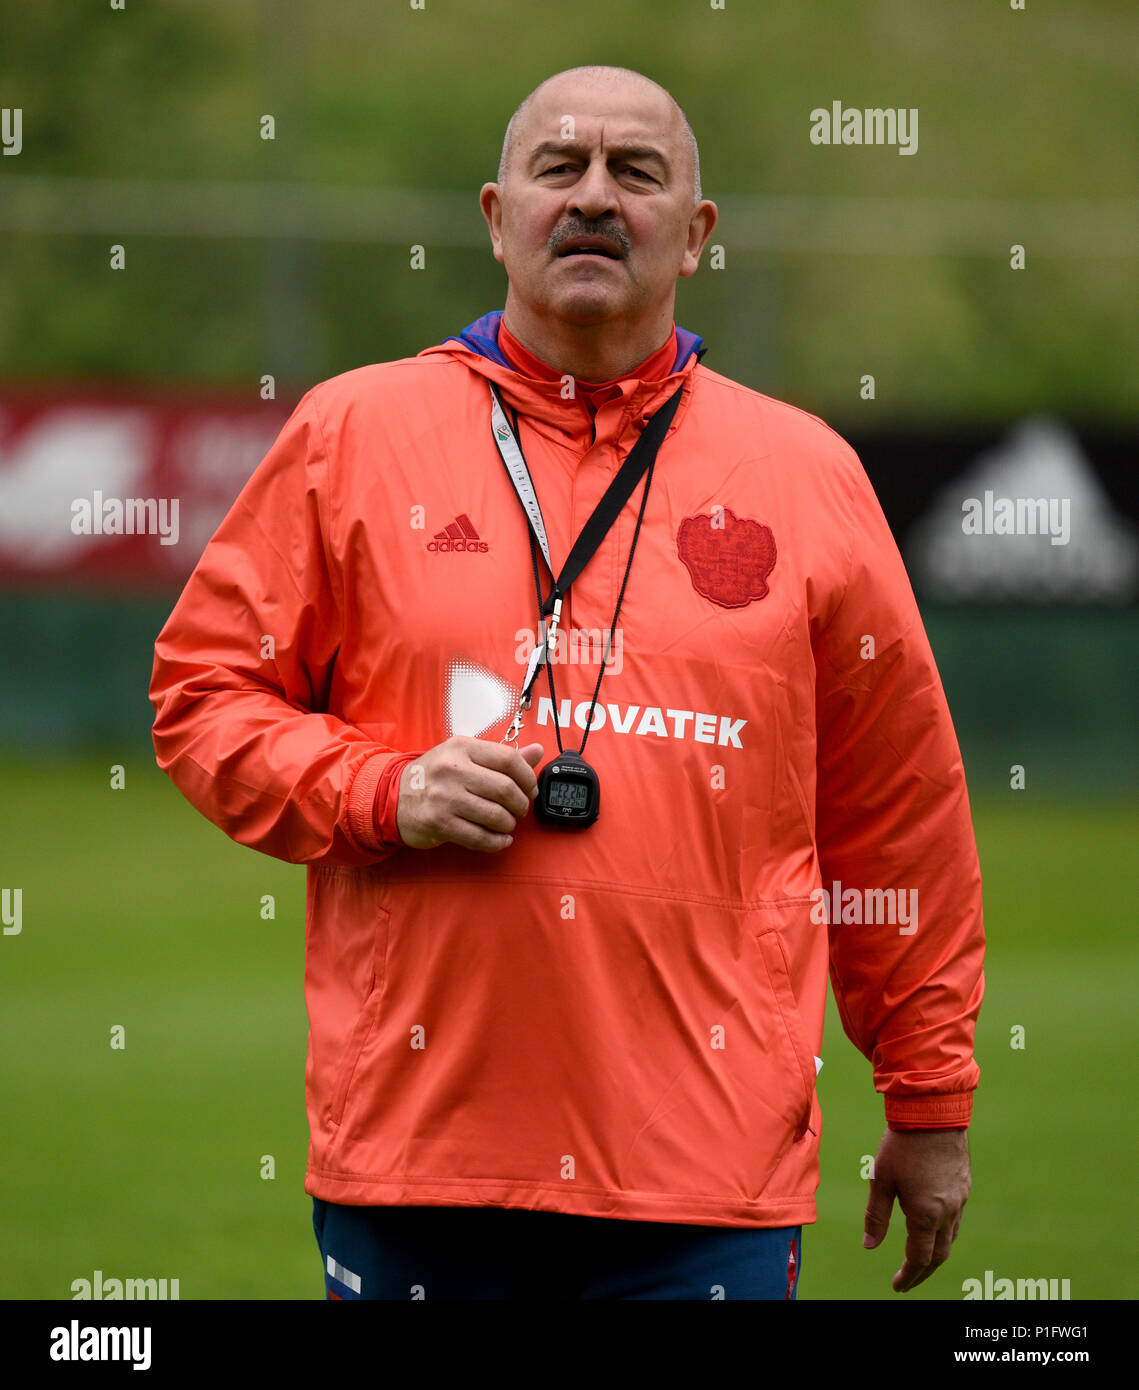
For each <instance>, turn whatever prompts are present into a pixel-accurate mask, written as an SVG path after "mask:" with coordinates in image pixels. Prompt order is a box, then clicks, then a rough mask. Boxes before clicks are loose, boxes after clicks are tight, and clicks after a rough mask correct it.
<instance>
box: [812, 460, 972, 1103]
mask: <svg viewBox="0 0 1139 1390" xmlns="http://www.w3.org/2000/svg"><path fill="white" fill-rule="evenodd" d="M842 449H843V451H844V453H845V458H846V462H847V465H848V467H849V470H850V474H849V476H850V482H851V502H850V508H851V514H850V518H849V521H850V530H849V540H848V542H847V548H848V556H849V559H848V565H847V581H846V584H845V588H844V589H842V590H841V592H840V593H839V594H838V595H837V596H836V599H837V601H836V602H835V604H834V606H833V607H832V610H831V612H830V613H829V614H827V615H823V616H824V620H823V621H821V622H820V624H819V626H818V628H817V629H816V630H815V632H814V634H813V645H814V654H815V676H816V687H815V700H816V728H817V738H818V744H817V781H816V796H817V801H816V844H817V848H818V854H819V863H820V868H821V871H822V877H823V886H824V890H825V892H826V893H827V895H828V904H829V906H830V909H831V910H830V911H829V912H828V914H827V917H828V921H829V927H828V931H829V936H830V961H831V967H830V974H831V983H832V986H833V988H834V995H835V1000H836V1002H837V1004H838V1009H839V1014H840V1016H841V1018H842V1023H843V1027H844V1029H845V1030H846V1033H847V1036H848V1037H849V1038H850V1039H851V1041H852V1042H853V1043H854V1044H855V1046H856V1047H857V1048H858V1049H859V1051H861V1052H862V1053H863V1055H864V1056H866V1057H867V1058H868V1059H869V1060H870V1061H871V1062H872V1063H873V1066H874V1084H875V1088H876V1089H877V1090H878V1091H880V1092H882V1093H883V1094H884V1097H885V1111H886V1121H887V1123H888V1124H889V1125H890V1126H891V1127H894V1128H899V1129H911V1128H912V1129H923V1128H952V1127H960V1126H963V1125H967V1124H968V1122H969V1119H970V1115H971V1111H972V1100H973V1091H974V1089H975V1088H976V1086H977V1082H978V1078H979V1068H978V1067H977V1064H976V1061H975V1060H974V1056H973V1036H974V1027H975V1024H976V1020H977V1015H978V1012H979V1010H980V1006H981V998H982V995H983V993H984V974H983V970H982V965H983V959H984V928H983V921H982V903H981V874H980V865H979V863H978V858H977V847H976V841H975V838H974V834H973V826H972V820H971V817H970V812H969V799H968V793H967V791H966V786H965V771H964V767H963V765H962V761H961V754H960V751H959V749H958V745H957V738H956V735H955V733H954V730H953V724H952V721H951V719H950V716H949V709H948V706H947V704H946V700H945V695H944V692H943V690H942V686H941V681H940V678H939V676H938V673H937V668H936V666H935V664H934V660H933V654H932V652H931V651H930V646H929V642H928V640H927V638H926V634H925V629H924V628H923V626H922V621H921V617H920V615H919V613H918V608H917V603H916V601H915V599H914V596H913V591H912V589H911V588H910V583H909V579H908V578H907V575H906V571H905V568H904V566H903V564H902V559H901V556H900V554H899V553H898V548H897V546H896V544H895V543H894V539H893V536H892V535H891V533H890V529H889V526H888V524H887V522H886V518H885V516H884V515H883V513H882V509H881V507H880V506H879V504H878V499H877V498H876V496H875V495H874V491H873V488H872V487H871V485H870V481H869V479H868V478H867V476H866V474H865V472H864V471H863V468H862V465H861V463H860V462H859V460H858V458H857V456H856V455H855V454H854V452H853V450H851V449H850V448H849V446H848V445H846V444H845V443H843V444H842ZM836 883H838V884H841V889H840V890H839V893H840V894H841V895H844V896H847V898H848V905H847V906H846V907H842V906H841V897H839V899H838V902H837V903H836V896H837V895H836V891H835V884H836ZM848 889H855V890H857V893H858V898H859V899H860V902H861V908H863V909H865V908H866V907H867V905H868V904H870V903H872V904H873V906H874V908H875V909H876V910H874V911H871V912H867V911H864V910H859V903H858V900H856V899H855V898H853V897H852V896H850V895H848V892H847V890H848ZM889 889H893V890H894V891H895V895H896V896H895V898H894V902H895V903H896V904H897V910H896V911H891V910H890V908H889V904H890V895H889V893H886V894H885V895H884V896H873V897H871V896H868V894H867V891H866V890H889ZM903 892H905V893H906V894H908V896H907V897H906V898H905V899H903V898H902V897H901V894H902V893H903ZM903 903H905V904H906V905H907V907H908V909H909V910H908V911H906V912H902V911H901V907H902V904H903ZM836 906H838V907H840V908H841V910H840V911H838V912H836V910H835V908H836ZM868 916H869V917H873V918H874V919H875V920H874V921H873V922H868V921H866V920H864V919H865V918H866V917H868ZM902 917H907V918H908V921H907V922H905V923H903V922H902V920H901V919H902ZM881 918H885V920H884V921H883V920H879V919H881ZM891 918H893V919H894V920H891ZM915 927H916V930H915Z"/></svg>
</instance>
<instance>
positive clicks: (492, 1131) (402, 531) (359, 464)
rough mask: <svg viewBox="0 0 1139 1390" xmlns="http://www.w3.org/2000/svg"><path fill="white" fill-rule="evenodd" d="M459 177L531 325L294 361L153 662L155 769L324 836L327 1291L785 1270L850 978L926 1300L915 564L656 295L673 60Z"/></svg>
mask: <svg viewBox="0 0 1139 1390" xmlns="http://www.w3.org/2000/svg"><path fill="white" fill-rule="evenodd" d="M480 206H481V208H482V212H483V214H484V216H485V218H486V221H487V225H488V228H489V233H490V240H491V247H492V251H493V254H494V256H495V258H496V259H497V260H498V261H499V262H500V263H501V264H502V265H503V266H504V267H505V269H506V272H507V276H508V281H509V288H508V291H507V296H506V303H505V308H504V310H502V311H495V312H492V313H488V314H486V315H484V316H483V317H482V318H480V319H478V320H476V321H475V322H474V323H472V324H470V325H469V326H468V327H467V328H466V329H464V330H463V332H462V333H461V334H459V335H458V336H457V337H455V338H449V339H447V340H446V341H445V342H444V343H442V344H440V345H438V346H435V347H432V348H428V349H426V350H425V351H424V352H421V353H420V354H419V355H418V356H417V357H414V358H410V359H405V360H403V361H400V362H392V363H381V364H377V365H374V366H370V367H365V368H361V369H359V370H357V371H354V372H348V373H346V374H344V375H343V376H341V377H337V378H335V379H333V380H332V381H328V382H324V383H322V384H321V385H319V386H318V387H315V388H314V389H313V390H312V391H310V392H309V393H308V394H307V395H306V396H305V398H304V400H302V401H301V403H300V405H299V406H298V407H297V410H296V411H295V412H294V414H293V416H292V417H291V419H290V421H289V422H288V423H287V424H286V426H285V428H284V429H283V430H282V432H281V435H280V437H279V438H278V440H277V442H276V443H275V444H274V446H273V448H272V450H271V451H270V453H269V454H268V455H267V456H266V458H265V460H264V461H263V462H262V464H261V465H260V466H259V468H258V469H257V471H256V472H255V473H254V475H253V477H252V478H251V479H250V481H249V483H248V484H247V486H246V488H245V489H244V490H243V492H242V494H241V496H240V497H239V498H238V499H237V502H236V503H235V504H234V507H233V509H232V511H231V512H230V514H229V516H228V517H227V519H226V521H225V522H224V523H223V524H222V526H221V527H220V528H219V531H218V533H217V535H216V536H215V537H214V539H213V540H212V541H211V543H210V545H209V546H208V547H207V549H206V551H205V553H204V555H203V557H202V560H201V561H200V563H199V565H198V567H197V569H196V570H195V572H194V575H193V576H192V578H191V580H190V581H189V583H188V584H187V587H186V591H185V592H184V594H183V596H182V598H181V599H180V600H179V603H178V606H177V607H176V608H175V610H174V612H173V614H172V615H171V618H170V620H169V622H168V623H167V625H166V627H165V628H164V629H163V632H162V633H161V634H160V636H159V639H158V641H157V643H156V648H155V671H154V677H153V680H152V685H151V699H152V701H153V702H154V705H155V709H156V719H155V728H154V738H155V747H156V751H157V755H158V761H159V764H160V766H162V767H163V768H164V769H165V770H166V771H167V772H168V773H169V774H170V776H171V777H172V778H173V779H174V781H175V782H176V783H177V785H178V786H179V787H180V788H181V790H182V791H183V792H184V793H185V795H186V796H187V797H188V798H189V799H190V800H191V802H192V803H193V804H194V805H195V806H197V807H198V809H199V810H201V811H202V812H203V814H205V815H207V816H208V817H210V819H212V820H213V821H214V822H215V823H216V824H218V825H219V826H221V828H222V829H224V830H225V831H226V833H227V834H229V835H231V836H232V837H233V838H234V839H236V840H237V841H239V842H240V843H242V844H246V845H249V846H252V847H253V848H256V849H258V850H260V851H262V852H264V853H267V854H272V855H275V856H277V857H279V858H282V859H285V860H288V861H289V862H293V863H303V864H305V865H306V866H307V874H308V895H307V910H306V975H305V988H306V1003H307V1006H308V1013H309V1023H310V1033H309V1056H308V1065H307V1069H306V1086H307V1108H308V1118H309V1126H310V1134H311V1145H310V1153H309V1166H308V1172H307V1176H306V1181H305V1190H306V1191H307V1192H308V1193H310V1194H311V1195H312V1197H313V1225H314V1230H315V1233H316V1237H317V1241H318V1244H319V1247H320V1251H321V1257H322V1260H323V1263H324V1275H325V1292H326V1296H327V1297H328V1298H330V1299H355V1298H364V1299H419V1298H444V1299H479V1298H492V1299H531V1300H533V1299H541V1300H549V1299H719V1298H742V1299H780V1300H790V1299H793V1298H794V1297H795V1295H796V1290H797V1286H798V1279H799V1273H800V1269H801V1265H802V1227H803V1225H804V1224H808V1223H810V1222H813V1221H814V1220H815V1218H816V1210H815V1201H814V1194H815V1189H816V1186H817V1183H818V1139H819V1134H820V1132H821V1116H820V1111H819V1106H818V1098H817V1094H816V1083H815V1078H816V1076H817V1074H818V1070H819V1068H820V1067H821V1065H822V1059H821V1057H820V1056H819V1055H818V1054H819V1053H820V1052H821V1050H822V1025H823V1014H824V1009H825V997H826V984H827V976H828V971H829V974H830V978H831V980H832V981H833V984H834V989H835V997H836V1000H837V1002H838V1005H839V1009H840V1012H841V1014H842V1018H843V1023H844V1027H845V1028H846V1031H847V1033H848V1034H849V1036H850V1037H851V1038H852V1040H853V1041H854V1042H855V1044H856V1045H857V1046H858V1047H859V1048H860V1050H861V1051H862V1052H863V1053H864V1055H866V1056H867V1057H868V1058H869V1059H871V1060H872V1061H873V1064H874V1080H875V1085H876V1087H877V1089H878V1090H879V1091H881V1092H882V1093H883V1094H884V1097H885V1109H886V1121H887V1124H888V1128H887V1130H886V1132H885V1134H884V1135H883V1139H882V1142H881V1145H880V1147H879V1151H878V1156H877V1160H876V1173H875V1176H874V1177H873V1178H872V1179H871V1182H870V1199H869V1203H868V1206H867V1210H866V1221H865V1229H866V1234H865V1239H864V1243H865V1244H866V1245H867V1246H870V1247H873V1246H874V1245H877V1244H878V1243H880V1241H881V1240H882V1238H883V1236H884V1234H885V1232H886V1228H887V1224H888V1221H889V1217H890V1213H891V1209H892V1206H893V1201H894V1198H895V1197H897V1198H898V1200H899V1203H900V1205H901V1208H902V1210H903V1211H904V1213H905V1217H906V1224H907V1236H908V1238H907V1242H906V1251H905V1259H904V1261H903V1263H902V1265H901V1268H900V1269H899V1270H898V1272H897V1273H896V1274H895V1276H894V1281H893V1286H894V1288H895V1290H898V1291H904V1290H906V1289H909V1288H912V1287H914V1286H915V1285H916V1284H918V1283H920V1282H922V1280H923V1279H925V1278H927V1277H928V1276H929V1275H930V1274H931V1273H932V1272H933V1271H934V1270H935V1269H936V1268H937V1267H938V1265H940V1264H941V1263H942V1262H943V1261H944V1260H945V1258H946V1257H947V1255H948V1253H949V1247H950V1245H951V1244H952V1242H953V1239H954V1238H955V1236H956V1234H957V1230H958V1227H959V1224H960V1218H961V1210H962V1207H963V1206H964V1203H965V1200H966V1197H967V1195H968V1190H969V1182H970V1177H969V1160H968V1146H967V1126H968V1122H969V1117H970V1108H971V1100H972V1092H973V1089H974V1088H975V1086H976V1083H977V1076H978V1072H977V1068H976V1064H975V1061H974V1059H973V1026H974V1023H975V1019H976V1016H977V1012H978V1009H979V1006H980V1000H981V994H982V989H983V976H982V971H981V962H982V954H983V932H982V926H981V910H980V877H979V871H978V868H977V856H976V847H975V844H974V841H973V836H972V828H971V822H970V818H969V808H968V800H967V796H966V792H965V785H964V776H963V772H962V768H961V763H960V755H959V753H958V750H957V745H956V741H955V738H954V734H953V729H952V725H951V722H950V720H949V715H948V711H947V709H946V706H945V700H944V696H943V694H942V691H941V686H940V682H939V681H938V678H937V673H936V668H935V667H934V664H933V659H932V656H931V654H930V651H929V646H928V643H927V642H926V639H925V634H924V631H923V630H922V626H921V621H920V618H919V616H918V614H917V610H916V606H915V604H914V600H913V595H912V592H911V591H910V589H909V585H908V582H907V581H906V577H905V571H904V569H903V567H902V563H901V559H900V557H899V556H898V553H897V548H896V546H895V545H894V543H893V539H892V537H891V536H890V532H889V528H888V526H887V525H886V522H885V519H884V517H883V516H882V513H881V510H880V508H879V507H878V505H877V502H876V499H875V498H874V494H873V491H872V489H871V488H870V485H869V483H868V481H867V480H866V477H865V474H864V473H863V471H862V468H861V465H860V464H859V462H858V460H857V458H856V457H855V455H854V454H853V451H851V450H850V448H849V446H847V445H846V444H845V443H844V442H843V441H842V440H841V439H839V438H838V436H837V435H835V434H834V433H833V432H832V431H830V430H828V429H827V427H826V426H825V425H823V424H822V422H820V421H818V420H816V419H814V417H812V416H809V415H806V414H804V413H803V412H801V411H797V410H794V409H792V408H791V407H789V406H785V405H783V404H781V403H780V402H777V401H773V400H770V399H769V398H768V397H765V396H761V395H759V394H758V393H756V392H753V391H750V390H748V389H747V388H745V387H743V386H741V385H739V384H738V383H736V382H733V381H731V380H730V379H729V378H726V377H722V376H719V375H717V374H716V373H714V372H711V371H709V370H708V369H707V368H705V367H704V366H702V365H701V363H700V358H701V356H702V355H703V347H702V342H701V340H700V339H699V338H698V337H697V336H696V335H695V334H693V333H691V332H689V331H688V330H686V329H683V328H679V327H677V325H676V324H675V322H674V317H673V314H674V303H675V294H676V284H677V280H678V278H679V277H682V276H689V275H692V274H694V273H695V271H696V269H697V267H698V265H699V261H700V256H701V253H702V251H703V249H704V247H705V245H706V244H707V242H708V238H709V237H710V236H711V234H712V232H713V229H714V228H715V226H716V219H717V211H716V206H715V204H714V203H712V202H709V201H707V200H705V199H704V198H703V197H702V194H701V187H700V167H699V155H698V151H697V147H696V141H695V138H694V137H693V134H692V130H691V127H690V125H689V123H688V120H687V118H686V117H685V115H684V113H683V111H682V110H681V109H680V107H679V106H678V105H677V104H676V102H675V101H674V100H673V98H672V97H671V96H670V95H669V93H668V92H666V91H665V90H664V89H663V88H662V87H660V86H659V85H658V84H657V83H655V82H653V81H651V80H650V79H649V78H647V77H645V76H643V75H641V74H638V73H635V72H631V71H628V70H626V69H623V68H608V67H588V68H576V69H573V70H571V71H569V72H564V73H559V74H557V75H556V76H554V77H551V78H549V79H548V80H547V81H545V82H543V83H542V84H541V85H540V86H539V87H537V88H536V89H535V90H534V91H533V92H531V93H530V95H529V96H528V97H527V98H526V100H525V101H524V102H523V103H522V105H521V106H520V107H519V108H518V110H517V111H516V112H515V113H514V116H513V118H512V119H511V121H510V123H509V126H508V128H507V132H506V137H505V140H504V143H503V149H502V159H501V163H500V166H499V170H498V179H497V181H496V182H494V183H487V184H485V185H484V186H483V188H482V190H481V193H480ZM270 638H271V639H272V640H271V641H269V640H268V639H270ZM868 641H869V643H870V647H869V648H868V647H867V642H868ZM545 689H548V691H549V695H548V697H547V695H546V694H545V693H544V690H545ZM603 692H604V693H603ZM523 739H524V740H525V741H523ZM828 883H829V884H832V885H833V892H832V890H831V889H828V888H827V886H826V885H827V884H828ZM843 884H845V885H850V886H851V887H850V888H848V890H847V892H845V893H844V892H843V891H842V888H841V885H843ZM854 885H857V891H856V897H857V898H858V914H857V916H856V917H855V916H854V915H853V912H852V907H851V903H850V900H849V893H850V891H852V890H853V886H854ZM919 901H920V915H919V912H918V906H917V905H918V903H919ZM832 904H833V905H832ZM863 904H865V911H863Z"/></svg>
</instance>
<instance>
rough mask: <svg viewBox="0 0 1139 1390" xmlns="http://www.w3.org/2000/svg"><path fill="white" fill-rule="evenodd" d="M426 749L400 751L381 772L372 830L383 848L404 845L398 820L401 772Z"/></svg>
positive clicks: (377, 786) (374, 801)
mask: <svg viewBox="0 0 1139 1390" xmlns="http://www.w3.org/2000/svg"><path fill="white" fill-rule="evenodd" d="M425 751H426V750H424V749H422V748H421V749H419V750H418V751H417V752H415V753H400V754H398V755H397V756H396V757H394V758H392V759H391V760H390V761H389V762H388V763H387V765H386V766H385V767H384V769H383V771H382V772H381V773H380V777H379V781H378V782H377V783H376V790H375V794H374V796H373V797H372V832H373V834H374V835H375V837H376V840H377V841H378V843H379V845H380V847H381V848H382V849H400V848H402V847H403V840H402V839H401V838H400V833H399V825H398V823H397V821H396V814H397V812H398V811H399V780H400V774H401V773H402V772H403V770H404V768H405V767H406V766H407V765H408V763H410V762H413V761H414V760H415V759H416V758H418V757H421V756H422V754H423V753H424V752H425Z"/></svg>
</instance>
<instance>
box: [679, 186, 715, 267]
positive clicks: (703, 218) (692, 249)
mask: <svg viewBox="0 0 1139 1390" xmlns="http://www.w3.org/2000/svg"><path fill="white" fill-rule="evenodd" d="M719 217H720V210H719V208H718V207H717V206H716V204H715V203H713V202H710V201H709V200H708V199H707V198H705V199H704V201H703V202H702V203H699V204H698V205H697V206H696V208H695V210H694V211H693V213H692V220H691V221H690V222H689V224H688V243H687V245H686V246H685V248H684V259H683V261H681V263H680V274H681V275H695V274H696V268H697V266H699V264H700V253H701V252H702V251H703V250H704V247H705V245H706V243H707V241H708V238H709V237H710V236H711V235H712V229H713V228H714V227H715V225H716V223H717V221H719Z"/></svg>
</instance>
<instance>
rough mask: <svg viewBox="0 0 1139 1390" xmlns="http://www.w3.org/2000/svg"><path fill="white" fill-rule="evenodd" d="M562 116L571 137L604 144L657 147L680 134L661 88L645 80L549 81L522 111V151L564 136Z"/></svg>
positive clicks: (672, 108) (676, 118) (675, 113)
mask: <svg viewBox="0 0 1139 1390" xmlns="http://www.w3.org/2000/svg"><path fill="white" fill-rule="evenodd" d="M567 117H568V118H570V119H572V121H573V127H572V129H573V138H574V139H575V140H577V141H579V142H582V141H593V140H595V139H597V138H598V137H599V136H600V135H601V134H602V133H604V139H605V141H606V143H607V144H608V143H610V142H620V143H622V144H625V143H631V142H655V143H658V144H660V145H661V146H662V147H664V146H666V145H668V144H669V143H671V142H672V141H673V140H675V139H676V138H677V137H678V135H679V129H678V127H679V125H680V115H679V112H678V111H677V109H676V107H675V106H674V105H673V103H672V102H671V101H670V100H669V99H668V97H667V96H666V95H665V94H664V93H663V92H661V91H658V90H657V89H656V88H655V87H652V86H650V85H649V84H648V83H647V82H616V81H614V82H606V83H589V84H585V83H580V82H579V83H570V82H557V81H554V82H551V83H550V84H549V85H548V86H546V87H544V88H542V90H541V91H539V92H537V93H536V94H535V95H534V97H533V98H532V100H531V102H530V105H529V107H528V108H527V110H526V111H525V112H524V113H523V122H522V129H521V131H520V132H519V141H520V144H521V145H522V147H523V149H524V150H525V149H528V148H529V147H533V146H536V145H538V144H540V143H542V142H543V141H546V140H556V139H563V138H565V137H566V131H565V124H566V120H567Z"/></svg>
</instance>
